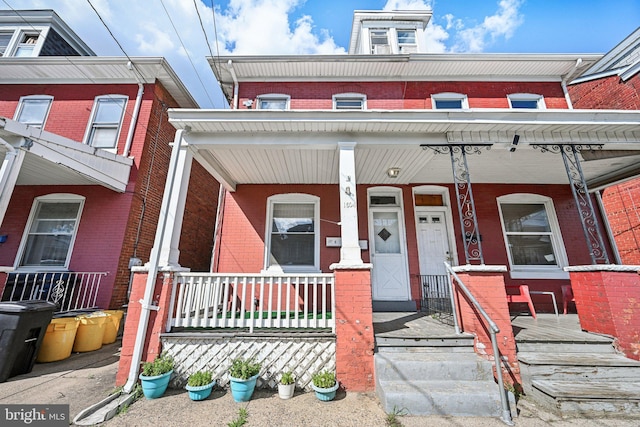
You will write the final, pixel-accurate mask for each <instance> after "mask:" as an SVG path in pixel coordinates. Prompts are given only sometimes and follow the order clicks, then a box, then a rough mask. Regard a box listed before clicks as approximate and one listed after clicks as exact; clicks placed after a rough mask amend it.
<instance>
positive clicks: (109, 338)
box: [102, 310, 124, 344]
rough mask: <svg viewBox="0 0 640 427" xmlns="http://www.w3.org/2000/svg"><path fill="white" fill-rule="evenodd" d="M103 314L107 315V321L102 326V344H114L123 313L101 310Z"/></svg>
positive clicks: (120, 311)
mask: <svg viewBox="0 0 640 427" xmlns="http://www.w3.org/2000/svg"><path fill="white" fill-rule="evenodd" d="M103 312H104V313H106V314H108V315H109V319H108V320H107V321H106V322H105V324H104V336H103V337H102V344H111V343H114V342H116V337H117V336H118V329H120V321H121V320H122V316H123V315H124V311H122V310H103Z"/></svg>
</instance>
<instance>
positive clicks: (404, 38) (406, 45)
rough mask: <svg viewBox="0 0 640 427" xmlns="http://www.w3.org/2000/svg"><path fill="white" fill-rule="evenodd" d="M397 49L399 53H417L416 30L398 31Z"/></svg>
mask: <svg viewBox="0 0 640 427" xmlns="http://www.w3.org/2000/svg"><path fill="white" fill-rule="evenodd" d="M398 49H399V50H400V53H414V52H417V51H418V45H417V44H416V30H398Z"/></svg>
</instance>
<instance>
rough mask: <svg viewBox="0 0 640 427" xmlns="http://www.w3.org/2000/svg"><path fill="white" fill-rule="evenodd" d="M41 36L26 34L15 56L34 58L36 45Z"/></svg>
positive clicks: (22, 37) (23, 35) (21, 39)
mask: <svg viewBox="0 0 640 427" xmlns="http://www.w3.org/2000/svg"><path fill="white" fill-rule="evenodd" d="M39 37H40V36H39V34H33V33H24V34H22V36H21V37H20V43H18V46H17V47H16V52H15V54H14V56H18V57H24V56H33V54H34V51H35V48H36V44H37V43H38V38H39Z"/></svg>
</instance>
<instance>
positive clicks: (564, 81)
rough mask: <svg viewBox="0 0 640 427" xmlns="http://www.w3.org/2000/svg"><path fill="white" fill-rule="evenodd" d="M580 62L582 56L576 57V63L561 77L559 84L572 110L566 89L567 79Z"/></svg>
mask: <svg viewBox="0 0 640 427" xmlns="http://www.w3.org/2000/svg"><path fill="white" fill-rule="evenodd" d="M580 64H582V58H578V59H577V60H576V63H575V65H574V66H573V68H572V69H571V71H569V72H568V73H567V74H566V75H565V76H564V78H563V79H562V82H560V85H561V86H562V92H563V93H564V99H565V100H566V101H567V106H569V109H570V110H573V103H572V102H571V97H570V96H569V90H568V89H567V81H568V80H569V77H571V76H572V74H573V73H575V71H576V70H577V69H578V67H579V66H580Z"/></svg>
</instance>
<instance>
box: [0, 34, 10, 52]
mask: <svg viewBox="0 0 640 427" xmlns="http://www.w3.org/2000/svg"><path fill="white" fill-rule="evenodd" d="M11 37H13V33H11V32H6V31H3V32H0V56H5V52H7V47H9V42H10V41H11Z"/></svg>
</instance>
